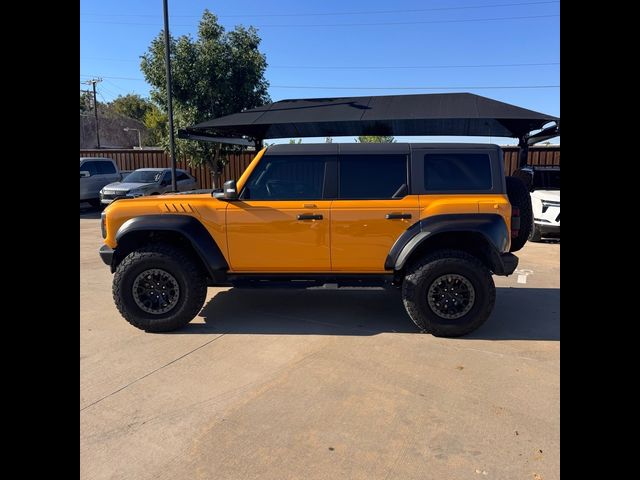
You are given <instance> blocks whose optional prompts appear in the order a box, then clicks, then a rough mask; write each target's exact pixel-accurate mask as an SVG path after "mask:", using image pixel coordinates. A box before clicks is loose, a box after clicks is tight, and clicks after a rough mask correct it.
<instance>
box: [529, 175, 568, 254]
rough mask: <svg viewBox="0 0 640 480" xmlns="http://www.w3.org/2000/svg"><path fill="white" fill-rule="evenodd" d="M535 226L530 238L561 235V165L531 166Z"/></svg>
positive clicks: (536, 238)
mask: <svg viewBox="0 0 640 480" xmlns="http://www.w3.org/2000/svg"><path fill="white" fill-rule="evenodd" d="M525 170H529V171H530V172H531V173H532V174H533V178H532V183H531V207H532V209H533V228H532V229H531V235H530V236H529V240H530V241H532V242H539V241H540V240H541V239H542V237H559V236H560V167H544V166H537V165H536V166H530V167H528V168H527V169H525Z"/></svg>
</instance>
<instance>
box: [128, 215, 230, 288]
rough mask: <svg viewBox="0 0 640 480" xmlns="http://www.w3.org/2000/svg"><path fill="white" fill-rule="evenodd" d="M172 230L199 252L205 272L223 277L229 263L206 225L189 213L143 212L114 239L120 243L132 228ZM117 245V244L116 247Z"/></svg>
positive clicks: (216, 276)
mask: <svg viewBox="0 0 640 480" xmlns="http://www.w3.org/2000/svg"><path fill="white" fill-rule="evenodd" d="M157 231H171V232H178V233H180V234H181V235H183V236H184V237H185V238H186V239H187V240H188V241H189V242H190V243H191V246H192V247H193V249H194V250H195V252H196V253H197V254H198V256H199V257H200V259H201V260H202V263H203V264H204V266H205V267H206V269H207V272H208V273H209V275H210V276H211V278H212V279H214V280H220V279H222V278H224V276H225V272H226V271H227V270H229V265H228V264H227V261H226V260H225V258H224V255H222V252H221V251H220V247H218V245H217V244H216V242H215V240H214V239H213V238H212V237H211V234H209V232H208V231H207V229H206V228H205V226H204V225H203V224H202V223H201V222H200V221H199V220H198V219H197V218H195V217H192V216H190V215H172V214H162V215H142V216H139V217H134V218H130V219H129V220H127V221H126V222H124V223H123V224H122V225H121V226H120V228H119V229H118V231H117V232H116V243H117V244H120V242H121V241H123V240H124V239H125V238H126V237H127V235H129V234H131V233H133V232H157ZM116 249H117V247H116Z"/></svg>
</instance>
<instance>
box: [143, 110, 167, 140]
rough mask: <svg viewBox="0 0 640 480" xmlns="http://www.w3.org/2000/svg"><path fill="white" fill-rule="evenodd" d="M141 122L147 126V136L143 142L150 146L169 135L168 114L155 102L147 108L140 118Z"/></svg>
mask: <svg viewBox="0 0 640 480" xmlns="http://www.w3.org/2000/svg"><path fill="white" fill-rule="evenodd" d="M142 123H144V126H145V127H147V129H148V133H149V136H148V137H147V139H146V141H145V144H146V145H150V146H158V145H161V144H162V142H163V140H164V139H165V138H168V136H169V116H168V115H167V114H166V113H165V112H163V111H161V110H160V109H159V108H158V107H157V106H156V105H155V104H153V103H152V104H151V108H149V109H148V110H147V112H146V113H145V114H144V118H143V119H142Z"/></svg>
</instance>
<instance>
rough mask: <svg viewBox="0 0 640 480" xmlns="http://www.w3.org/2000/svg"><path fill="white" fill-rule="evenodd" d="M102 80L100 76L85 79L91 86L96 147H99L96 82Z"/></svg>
mask: <svg viewBox="0 0 640 480" xmlns="http://www.w3.org/2000/svg"><path fill="white" fill-rule="evenodd" d="M101 81H102V79H101V78H92V79H91V80H87V81H86V82H84V83H86V84H87V85H91V86H92V87H93V112H94V114H95V116H96V143H97V145H98V148H100V133H99V132H98V131H99V125H98V98H97V97H96V83H100V82H101Z"/></svg>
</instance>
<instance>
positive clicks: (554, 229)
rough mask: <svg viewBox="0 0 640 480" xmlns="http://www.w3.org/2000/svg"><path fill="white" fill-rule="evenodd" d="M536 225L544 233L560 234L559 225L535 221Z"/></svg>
mask: <svg viewBox="0 0 640 480" xmlns="http://www.w3.org/2000/svg"><path fill="white" fill-rule="evenodd" d="M536 226H537V227H538V229H539V230H540V233H541V234H542V236H544V235H560V225H550V224H548V223H542V222H536Z"/></svg>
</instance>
